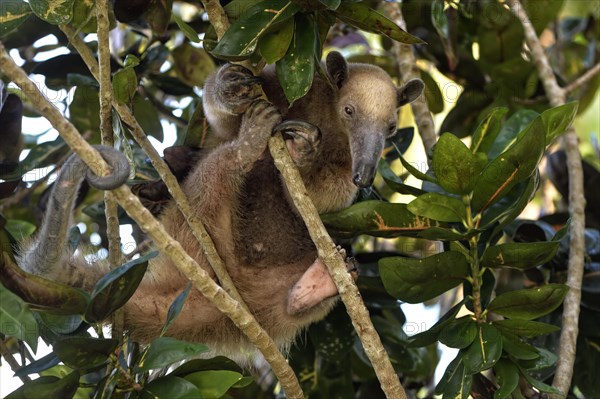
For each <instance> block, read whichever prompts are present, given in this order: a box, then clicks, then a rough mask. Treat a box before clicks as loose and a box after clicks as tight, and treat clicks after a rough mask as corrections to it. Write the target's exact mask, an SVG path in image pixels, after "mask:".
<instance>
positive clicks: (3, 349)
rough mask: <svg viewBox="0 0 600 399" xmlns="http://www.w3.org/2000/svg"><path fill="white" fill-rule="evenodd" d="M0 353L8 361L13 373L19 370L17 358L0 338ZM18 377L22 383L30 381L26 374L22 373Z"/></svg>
mask: <svg viewBox="0 0 600 399" xmlns="http://www.w3.org/2000/svg"><path fill="white" fill-rule="evenodd" d="M0 355H2V357H3V358H4V360H6V363H8V365H9V366H10V369H11V370H12V371H14V372H15V373H16V372H17V370H19V369H20V368H21V365H20V364H19V362H17V359H15V357H14V356H13V354H12V353H11V352H10V349H8V347H7V346H6V344H5V343H4V341H3V340H1V339H0ZM19 378H20V379H21V381H22V382H23V383H26V382H29V381H31V378H29V376H28V375H22V376H20V377H19Z"/></svg>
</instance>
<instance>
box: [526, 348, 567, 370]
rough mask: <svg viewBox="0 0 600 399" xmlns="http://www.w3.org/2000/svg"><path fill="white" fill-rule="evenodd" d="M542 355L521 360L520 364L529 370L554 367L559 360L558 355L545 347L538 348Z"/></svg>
mask: <svg viewBox="0 0 600 399" xmlns="http://www.w3.org/2000/svg"><path fill="white" fill-rule="evenodd" d="M536 349H537V351H538V352H539V354H540V356H538V357H537V358H535V359H529V360H521V361H519V365H520V366H522V367H523V368H525V369H527V370H534V371H535V370H543V369H545V368H548V367H552V366H553V365H554V364H555V363H556V361H557V360H558V356H556V355H555V354H554V353H552V352H550V351H549V350H547V349H544V348H536Z"/></svg>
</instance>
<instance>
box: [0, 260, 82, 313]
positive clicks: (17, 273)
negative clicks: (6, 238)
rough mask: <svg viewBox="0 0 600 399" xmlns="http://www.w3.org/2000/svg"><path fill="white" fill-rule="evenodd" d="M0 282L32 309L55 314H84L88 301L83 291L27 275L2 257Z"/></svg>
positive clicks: (0, 261)
mask: <svg viewBox="0 0 600 399" xmlns="http://www.w3.org/2000/svg"><path fill="white" fill-rule="evenodd" d="M0 281H1V282H2V284H4V286H5V287H6V288H9V289H10V290H11V291H13V292H14V293H16V294H17V295H19V296H20V297H21V298H23V300H24V301H25V302H27V303H29V304H30V306H31V307H32V308H34V309H38V310H44V311H47V312H51V313H54V314H78V313H83V311H84V309H85V308H86V306H87V304H88V301H89V298H88V294H87V293H86V292H84V291H82V290H80V289H78V288H74V287H70V286H68V285H65V284H60V283H56V282H54V281H51V280H46V279H45V278H43V277H40V276H36V275H33V274H30V273H27V272H25V271H23V270H22V269H21V268H20V267H18V266H17V265H15V264H14V263H13V262H12V261H11V260H10V259H9V258H8V257H7V256H6V255H5V254H4V255H3V258H2V259H0Z"/></svg>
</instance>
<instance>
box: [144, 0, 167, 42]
mask: <svg viewBox="0 0 600 399" xmlns="http://www.w3.org/2000/svg"><path fill="white" fill-rule="evenodd" d="M172 8H173V0H152V1H151V2H150V4H149V7H148V9H147V10H146V11H145V14H146V15H145V18H144V20H145V21H146V22H147V23H148V25H150V28H151V29H152V30H153V31H154V32H155V33H156V35H157V36H164V35H165V34H166V32H167V28H168V27H169V22H170V21H171V9H172Z"/></svg>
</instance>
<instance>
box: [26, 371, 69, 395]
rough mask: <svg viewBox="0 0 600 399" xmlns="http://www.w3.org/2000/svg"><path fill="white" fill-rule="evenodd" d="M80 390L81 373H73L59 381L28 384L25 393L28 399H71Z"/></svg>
mask: <svg viewBox="0 0 600 399" xmlns="http://www.w3.org/2000/svg"><path fill="white" fill-rule="evenodd" d="M78 388H79V373H78V372H77V371H73V372H71V373H69V374H68V375H67V376H65V377H63V378H61V379H60V380H58V381H53V382H48V383H45V384H35V385H31V384H30V383H27V384H26V385H25V389H24V391H23V393H24V394H25V397H26V398H61V399H70V398H72V397H73V396H75V393H76V392H77V389H78Z"/></svg>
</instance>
